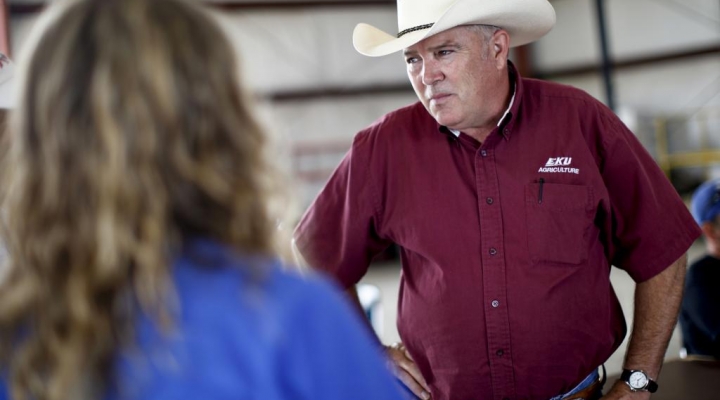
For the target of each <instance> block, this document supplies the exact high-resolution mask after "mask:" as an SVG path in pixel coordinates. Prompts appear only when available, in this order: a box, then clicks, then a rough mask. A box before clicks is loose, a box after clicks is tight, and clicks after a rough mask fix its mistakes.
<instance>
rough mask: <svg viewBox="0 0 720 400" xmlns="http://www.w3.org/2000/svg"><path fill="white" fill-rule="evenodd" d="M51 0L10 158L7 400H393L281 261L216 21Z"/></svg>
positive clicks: (265, 182) (5, 161) (156, 4)
mask: <svg viewBox="0 0 720 400" xmlns="http://www.w3.org/2000/svg"><path fill="white" fill-rule="evenodd" d="M57 3H59V4H56V5H51V6H49V9H48V10H46V11H45V14H44V15H43V20H42V21H41V22H39V23H38V27H37V28H36V31H35V32H34V35H33V36H32V38H31V39H30V43H31V44H30V49H31V51H30V52H29V53H28V55H27V57H25V59H24V60H21V61H20V63H19V64H18V69H19V70H20V71H22V73H24V76H22V77H21V80H20V86H21V91H20V96H19V98H18V106H17V107H18V108H17V110H16V114H15V115H13V117H12V120H11V126H10V129H9V132H8V134H7V135H6V137H5V141H6V142H5V143H4V146H3V149H4V154H3V155H2V169H1V171H2V186H1V187H2V188H3V193H2V210H3V220H4V227H3V240H4V243H5V245H6V246H7V251H8V253H9V255H8V265H7V266H6V267H5V269H4V270H3V274H4V275H3V283H2V287H0V345H1V346H2V347H1V348H0V356H1V357H2V358H1V361H2V364H1V366H2V370H1V373H2V377H3V378H4V379H3V384H4V385H5V386H6V387H5V388H0V389H2V390H0V398H6V396H7V398H12V399H15V400H61V399H63V400H64V399H73V400H75V399H79V400H84V399H96V398H106V399H153V400H162V399H310V398H312V399H333V400H334V399H376V400H377V399H396V398H398V394H397V391H396V390H397V386H396V383H395V382H394V380H393V378H392V377H391V375H390V374H389V373H388V372H387V371H386V368H385V366H384V365H383V364H382V361H381V356H380V352H379V350H378V348H377V346H375V345H374V344H373V343H372V342H371V339H370V336H369V335H364V334H361V333H360V334H359V333H358V332H363V329H362V328H360V325H361V322H359V321H356V320H354V319H349V318H347V317H345V315H346V314H348V313H347V312H346V311H345V308H346V307H348V305H347V304H346V303H344V300H343V299H342V297H341V296H340V295H339V294H338V293H337V292H336V290H335V289H334V288H333V287H331V286H330V285H329V284H328V283H326V281H324V280H322V279H320V278H317V277H306V278H301V277H299V276H298V275H296V274H293V273H290V272H286V271H284V270H283V269H282V267H281V265H280V264H279V262H278V261H276V257H275V255H274V254H275V249H274V244H273V236H274V234H275V231H276V229H275V223H274V222H273V221H275V218H274V215H273V213H272V211H271V207H270V205H272V204H275V198H276V192H277V188H278V178H277V173H276V172H275V171H274V169H273V167H272V166H271V165H270V164H269V163H268V162H267V161H266V158H265V152H266V137H265V135H264V134H263V132H262V130H261V129H260V128H259V127H258V125H257V124H256V123H255V122H254V121H253V117H252V113H251V110H250V109H249V108H248V104H247V100H246V99H245V98H244V97H243V95H242V94H241V92H240V91H239V89H238V78H237V63H236V60H235V59H234V57H235V56H234V52H233V50H232V48H231V46H230V44H229V42H228V40H227V39H226V38H225V36H224V35H223V34H222V33H221V31H220V29H219V28H218V26H217V25H216V24H215V23H214V22H213V20H212V19H211V18H210V17H209V16H208V15H206V14H205V13H204V12H203V11H202V10H200V9H198V8H197V7H195V6H193V5H191V4H189V3H186V2H184V1H181V0H153V1H148V0H72V1H63V2H57ZM330 330H332V331H333V332H330Z"/></svg>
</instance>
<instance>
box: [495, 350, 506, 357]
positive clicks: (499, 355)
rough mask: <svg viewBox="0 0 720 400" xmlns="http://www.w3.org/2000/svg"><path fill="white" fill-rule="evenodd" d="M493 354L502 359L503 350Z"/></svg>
mask: <svg viewBox="0 0 720 400" xmlns="http://www.w3.org/2000/svg"><path fill="white" fill-rule="evenodd" d="M495 354H497V355H498V357H502V356H503V354H505V352H504V351H503V349H500V350H498V351H496V352H495Z"/></svg>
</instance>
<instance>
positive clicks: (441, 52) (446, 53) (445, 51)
mask: <svg viewBox="0 0 720 400" xmlns="http://www.w3.org/2000/svg"><path fill="white" fill-rule="evenodd" d="M450 53H452V50H440V51H438V55H441V56H446V55H448V54H450Z"/></svg>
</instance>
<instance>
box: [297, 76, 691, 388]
mask: <svg viewBox="0 0 720 400" xmlns="http://www.w3.org/2000/svg"><path fill="white" fill-rule="evenodd" d="M510 74H511V77H512V78H513V81H514V82H515V85H516V86H515V88H516V92H515V101H514V103H513V106H512V107H511V109H510V112H509V113H508V115H506V117H505V118H504V119H503V121H502V123H501V124H500V126H498V128H496V129H495V131H494V132H492V133H491V134H490V136H489V137H488V138H487V139H486V141H485V142H484V143H482V144H480V143H478V142H477V141H475V140H474V139H472V138H471V137H469V136H467V135H465V134H460V135H459V136H458V137H456V136H455V135H454V134H453V133H451V132H449V131H448V130H447V129H446V128H444V127H441V126H439V125H438V124H437V122H436V121H435V120H434V119H433V118H432V116H430V115H429V114H428V113H427V111H426V110H425V108H424V107H423V106H422V104H420V103H416V104H414V105H411V106H409V107H406V108H403V109H400V110H397V111H395V112H392V113H390V114H388V115H386V116H385V117H383V118H382V119H381V120H379V121H378V122H376V123H375V124H374V125H372V126H370V127H369V128H367V129H366V130H364V131H362V132H360V133H359V134H358V135H357V136H356V138H355V140H354V142H353V145H352V148H351V150H350V151H349V152H348V154H347V155H346V157H345V158H344V160H343V161H342V162H341V164H340V166H339V167H338V168H337V170H336V171H335V173H334V174H333V176H332V177H331V178H330V180H329V182H328V183H327V185H326V187H325V188H324V189H323V191H322V192H321V193H320V195H319V196H318V197H317V199H316V200H315V202H314V203H313V205H312V206H311V207H310V209H309V210H308V211H307V212H306V214H305V216H304V217H303V219H302V221H301V222H300V224H299V226H298V228H297V230H296V233H295V237H296V240H297V244H298V248H299V250H300V252H301V253H302V254H303V256H304V257H305V258H306V260H307V261H308V262H309V263H310V264H311V265H313V266H314V267H316V268H318V269H321V270H324V271H327V272H328V273H330V274H332V275H333V276H334V277H336V278H337V279H338V280H339V281H340V282H341V284H343V285H344V286H346V287H348V286H350V285H353V284H355V283H357V282H358V281H359V280H360V278H361V277H362V276H363V275H364V274H365V272H366V271H367V268H368V265H369V263H370V260H371V259H372V258H373V256H374V255H375V254H377V253H378V252H380V251H381V250H383V249H384V248H386V247H387V246H388V245H389V244H390V243H396V244H398V245H399V247H400V251H401V258H402V277H401V281H400V299H399V304H398V321H397V323H398V330H399V333H400V336H401V338H402V340H403V342H404V344H405V345H406V346H407V348H408V349H409V351H410V353H411V354H412V356H413V358H414V359H415V361H416V363H417V365H418V366H419V368H420V370H421V371H422V373H423V376H424V377H425V379H426V380H427V382H428V384H429V385H430V387H431V389H432V394H433V398H434V399H436V400H443V399H452V400H463V399H473V400H474V399H496V400H502V399H505V398H507V399H548V398H550V397H552V396H555V395H558V394H562V393H564V392H567V391H568V390H570V389H572V388H573V387H574V386H575V385H576V384H578V383H579V382H580V381H581V380H582V379H583V378H584V377H585V376H587V375H588V374H589V373H590V372H591V371H592V370H593V369H594V368H596V367H597V366H598V365H600V364H602V363H603V362H605V361H606V360H607V358H608V357H609V356H610V355H611V354H612V353H613V351H614V350H615V349H617V347H618V346H619V345H620V343H621V342H622V340H623V338H624V336H625V333H626V326H625V322H624V321H625V320H624V317H623V315H622V310H621V308H620V304H619V303H618V300H617V298H616V296H615V293H614V292H613V289H612V286H611V284H610V279H609V276H610V266H611V265H616V266H618V267H620V268H622V269H624V270H626V271H627V272H628V273H629V274H630V276H632V278H633V279H635V280H636V281H638V282H641V281H644V280H647V279H649V278H651V277H653V276H655V275H656V274H658V273H659V272H661V271H662V270H663V269H665V268H666V267H667V266H669V265H670V264H671V263H672V262H674V261H675V260H676V259H678V258H679V257H680V256H681V255H682V254H683V253H684V252H685V251H686V250H687V248H688V247H689V246H690V245H691V244H692V242H693V241H694V240H695V239H696V238H697V237H698V236H699V234H700V233H699V230H698V227H697V225H696V224H695V222H694V221H693V219H692V217H691V216H690V214H689V213H688V211H687V209H686V207H685V205H684V204H683V203H682V201H681V199H680V198H679V196H678V195H677V193H676V191H675V190H674V189H673V187H672V186H671V185H670V183H669V182H668V180H667V179H666V178H665V176H664V175H663V173H662V172H661V171H660V170H659V169H658V167H657V166H656V164H655V162H654V161H653V160H652V158H651V157H650V156H649V155H648V154H647V152H646V151H645V150H644V149H643V147H642V146H641V144H640V143H639V142H638V141H637V140H636V138H635V137H634V135H633V134H632V133H631V132H630V131H629V130H628V129H627V128H626V127H625V126H624V125H623V124H622V123H621V122H620V121H619V120H618V118H617V117H616V116H615V115H614V114H613V113H612V112H611V111H610V110H609V109H607V108H606V107H605V106H603V105H602V104H601V103H599V102H598V101H596V100H595V99H593V98H592V97H590V96H589V95H587V94H586V93H584V92H582V91H580V90H577V89H574V88H570V87H567V86H562V85H558V84H554V83H549V82H543V81H537V80H532V79H522V78H518V77H517V75H516V73H515V72H514V69H513V68H512V67H511V68H510Z"/></svg>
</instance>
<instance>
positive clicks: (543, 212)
mask: <svg viewBox="0 0 720 400" xmlns="http://www.w3.org/2000/svg"><path fill="white" fill-rule="evenodd" d="M594 210H595V207H594V205H593V192H592V188H591V187H589V186H578V185H565V184H558V183H547V182H542V181H541V182H534V183H529V184H527V185H526V186H525V213H526V218H527V240H528V251H529V254H530V259H531V260H532V262H533V263H541V262H549V263H563V264H581V263H584V262H585V261H587V259H588V246H589V244H588V237H589V233H590V228H591V227H592V224H593V218H594V215H595V212H594Z"/></svg>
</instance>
